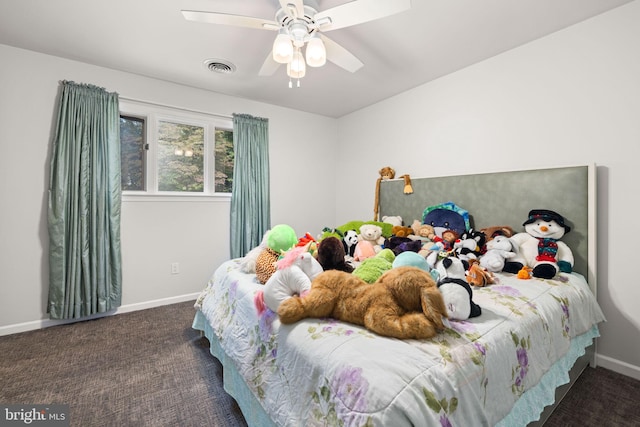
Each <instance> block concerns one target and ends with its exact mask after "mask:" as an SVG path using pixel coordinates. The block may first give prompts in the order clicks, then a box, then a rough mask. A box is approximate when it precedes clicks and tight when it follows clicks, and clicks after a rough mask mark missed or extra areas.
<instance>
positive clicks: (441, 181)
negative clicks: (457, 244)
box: [380, 165, 596, 292]
mask: <svg viewBox="0 0 640 427" xmlns="http://www.w3.org/2000/svg"><path fill="white" fill-rule="evenodd" d="M595 169H596V168H595V165H588V166H572V167H561V168H552V169H536V170H523V171H514V172H496V173H486V174H475V175H461V176H445V177H438V178H412V186H413V194H404V192H403V188H404V181H403V180H399V179H394V180H389V181H383V182H382V183H381V185H380V217H381V218H382V216H385V215H387V216H394V215H399V216H401V217H402V219H403V220H404V223H405V225H411V223H412V222H413V220H414V219H422V212H423V210H424V209H425V208H426V207H428V206H433V205H437V204H439V203H443V202H449V201H451V202H454V203H455V204H456V205H458V206H460V207H462V208H464V209H466V210H467V211H468V212H469V216H470V219H471V226H472V227H473V228H475V229H480V228H483V227H488V226H494V225H510V226H511V227H513V229H514V230H515V231H516V232H520V231H523V230H524V228H523V227H522V223H523V222H524V221H525V220H526V219H527V217H528V214H529V211H530V210H531V209H551V210H554V211H556V212H558V213H559V214H561V215H562V216H564V217H565V219H566V220H567V223H568V224H569V225H570V226H571V231H570V232H569V233H567V234H566V235H565V236H564V237H563V241H565V242H566V243H567V245H569V247H570V248H571V250H572V252H573V255H574V258H575V265H574V270H575V271H576V272H578V273H580V274H582V275H584V276H585V277H586V278H587V280H588V281H589V283H590V285H591V287H592V288H593V289H594V292H595V277H596V276H595V271H596V270H595V268H596V263H595V260H596V257H595V248H596V245H595V238H596V229H595V224H596V222H595V213H596V209H595V206H596V204H595V203H596V201H595Z"/></svg>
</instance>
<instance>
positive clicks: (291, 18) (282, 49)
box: [182, 0, 411, 87]
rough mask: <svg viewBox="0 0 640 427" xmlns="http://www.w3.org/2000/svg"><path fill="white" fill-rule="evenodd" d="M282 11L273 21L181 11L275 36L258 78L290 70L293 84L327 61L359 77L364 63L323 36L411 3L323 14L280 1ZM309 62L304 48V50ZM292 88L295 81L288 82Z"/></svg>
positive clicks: (363, 5)
mask: <svg viewBox="0 0 640 427" xmlns="http://www.w3.org/2000/svg"><path fill="white" fill-rule="evenodd" d="M278 1H279V3H280V8H279V9H278V10H277V11H276V14H275V20H266V19H262V18H256V17H251V16H242V15H233V14H227V13H218V12H206V11H198V10H182V15H183V16H184V17H185V19H187V20H190V21H197V22H205V23H210V24H221V25H232V26H238V27H247V28H255V29H262V30H269V31H277V32H278V35H277V36H276V38H275V40H274V43H273V49H272V52H271V53H270V54H269V55H268V56H267V58H266V60H265V61H264V63H263V65H262V67H261V68H260V72H259V75H261V76H270V75H272V74H273V73H274V72H275V71H276V70H277V69H278V67H279V66H280V65H281V64H287V74H288V75H289V77H290V79H291V78H297V79H298V86H300V80H299V79H300V78H302V77H304V75H305V72H306V65H309V66H312V67H320V66H322V65H324V64H325V61H326V60H327V59H328V60H329V61H331V62H333V63H334V64H336V65H338V66H339V67H342V68H344V69H345V70H347V71H350V72H352V73H355V72H356V71H358V70H359V69H360V68H361V67H362V66H363V63H362V62H361V61H360V60H359V59H358V58H357V57H356V56H355V55H353V54H352V53H351V52H349V51H348V50H347V49H345V48H344V47H342V46H340V45H339V44H338V43H336V42H334V41H333V40H331V39H330V38H328V37H327V36H325V35H324V34H323V33H325V32H328V31H333V30H338V29H340V28H345V27H350V26H352V25H357V24H362V23H364V22H368V21H373V20H376V19H380V18H384V17H386V16H390V15H394V14H396V13H399V12H403V11H405V10H408V9H409V8H411V0H354V1H351V2H349V3H345V4H342V5H339V6H335V7H332V8H329V9H325V10H322V11H319V10H318V6H317V4H316V2H315V0H304V1H303V0H278ZM305 45H306V48H305V56H306V61H305V58H304V57H303V56H302V51H301V50H302V48H303V47H305ZM289 87H291V80H289Z"/></svg>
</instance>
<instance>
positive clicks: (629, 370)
mask: <svg viewBox="0 0 640 427" xmlns="http://www.w3.org/2000/svg"><path fill="white" fill-rule="evenodd" d="M596 361H597V364H598V366H601V367H603V368H606V369H609V370H611V371H614V372H617V373H619V374H622V375H626V376H628V377H631V378H635V379H636V380H639V381H640V367H639V366H635V365H632V364H630V363H626V362H623V361H621V360H617V359H614V358H612V357H607V356H603V355H601V354H597V355H596Z"/></svg>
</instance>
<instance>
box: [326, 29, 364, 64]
mask: <svg viewBox="0 0 640 427" xmlns="http://www.w3.org/2000/svg"><path fill="white" fill-rule="evenodd" d="M319 35H320V38H321V39H322V41H323V42H324V47H325V49H326V50H327V59H328V60H329V61H331V62H333V63H334V64H336V65H337V66H339V67H342V68H344V69H345V70H347V71H350V72H352V73H355V72H356V71H358V70H359V69H360V68H362V66H363V65H364V64H363V63H362V61H360V60H359V59H358V58H356V57H355V55H353V54H352V53H351V52H349V51H348V50H347V49H345V48H343V47H342V46H340V45H339V44H338V43H336V42H334V41H333V40H331V39H330V38H329V37H327V36H325V35H323V34H321V33H320V34H319Z"/></svg>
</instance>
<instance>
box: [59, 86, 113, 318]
mask: <svg viewBox="0 0 640 427" xmlns="http://www.w3.org/2000/svg"><path fill="white" fill-rule="evenodd" d="M120 203H121V189H120V117H119V111H118V94H117V93H108V92H106V91H105V90H104V89H103V88H99V87H95V86H92V85H85V84H76V83H74V82H67V81H64V82H61V87H60V94H59V109H58V120H57V126H56V132H55V135H54V138H53V149H52V154H51V168H50V180H49V207H48V225H49V304H48V308H47V311H48V312H49V315H50V316H51V318H52V319H77V318H82V317H86V316H89V315H91V314H96V313H104V312H106V311H109V310H112V309H114V308H116V307H118V306H119V305H120V301H121V297H122V261H121V254H120Z"/></svg>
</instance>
